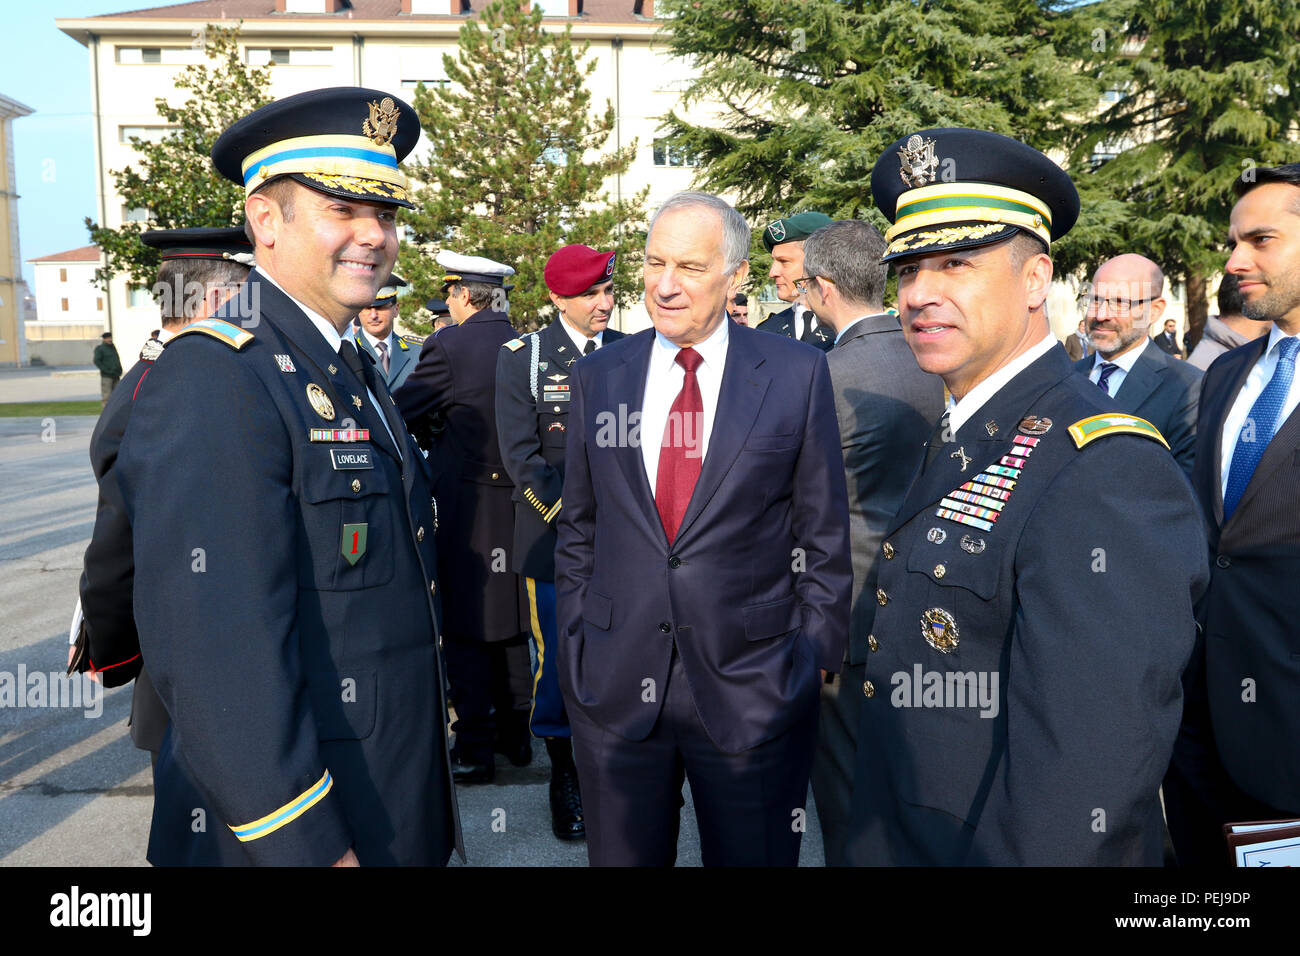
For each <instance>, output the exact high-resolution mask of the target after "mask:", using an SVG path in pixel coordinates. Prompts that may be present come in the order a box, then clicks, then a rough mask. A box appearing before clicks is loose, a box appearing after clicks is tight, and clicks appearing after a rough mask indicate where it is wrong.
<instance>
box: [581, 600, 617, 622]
mask: <svg viewBox="0 0 1300 956" xmlns="http://www.w3.org/2000/svg"><path fill="white" fill-rule="evenodd" d="M613 617H614V602H613V601H612V600H610V599H609V598H607V597H605V595H603V594H601V593H600V592H599V591H592V590H588V591H587V597H586V599H585V600H584V601H583V602H582V619H583V620H584V621H586V622H587V623H588V624H590V625H591V626H592V627H598V628H600V629H601V630H602V631H607V630H609V622H610V621H611V620H612V619H613Z"/></svg>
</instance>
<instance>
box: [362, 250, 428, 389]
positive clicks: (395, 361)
mask: <svg viewBox="0 0 1300 956" xmlns="http://www.w3.org/2000/svg"><path fill="white" fill-rule="evenodd" d="M406 284H407V283H406V280H405V279H403V278H402V277H401V276H399V275H397V274H396V273H394V274H393V276H392V277H391V278H390V279H389V280H388V282H387V283H385V285H384V287H383V288H381V289H380V290H379V291H378V292H377V293H376V294H375V301H374V302H372V303H370V305H369V306H368V307H367V308H364V309H362V310H361V313H360V314H359V315H358V316H357V325H358V326H359V328H356V329H355V330H354V331H353V333H352V340H353V341H354V342H356V344H357V348H358V349H364V350H365V351H367V352H369V353H370V357H371V358H372V359H374V360H375V365H377V366H378V367H379V370H380V372H381V373H382V374H383V378H384V384H385V385H387V386H388V390H389V391H390V392H393V391H396V390H397V389H398V388H399V387H401V384H402V383H403V382H405V381H406V377H407V376H408V375H410V374H411V372H413V371H414V370H415V359H416V355H417V354H418V353H417V352H416V350H415V349H414V348H412V347H411V346H412V344H415V345H419V344H420V341H421V340H416V341H415V342H414V343H412V342H411V340H410V339H408V338H407V337H406V336H404V335H398V334H397V333H396V332H395V331H394V330H393V323H394V322H396V321H397V290H398V289H402V288H405V287H406Z"/></svg>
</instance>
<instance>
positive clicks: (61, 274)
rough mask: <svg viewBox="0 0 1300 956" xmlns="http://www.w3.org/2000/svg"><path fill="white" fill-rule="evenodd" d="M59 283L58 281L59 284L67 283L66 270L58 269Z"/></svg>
mask: <svg viewBox="0 0 1300 956" xmlns="http://www.w3.org/2000/svg"><path fill="white" fill-rule="evenodd" d="M59 281H60V282H67V281H68V270H67V269H60V270H59Z"/></svg>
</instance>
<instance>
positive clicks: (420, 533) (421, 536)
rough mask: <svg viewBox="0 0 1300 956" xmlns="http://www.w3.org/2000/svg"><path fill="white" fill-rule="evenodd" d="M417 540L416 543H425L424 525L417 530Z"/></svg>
mask: <svg viewBox="0 0 1300 956" xmlns="http://www.w3.org/2000/svg"><path fill="white" fill-rule="evenodd" d="M415 540H416V541H423V540H424V526H423V525H421V526H420V527H419V528H418V529H416V532H415Z"/></svg>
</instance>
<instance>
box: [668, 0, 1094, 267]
mask: <svg viewBox="0 0 1300 956" xmlns="http://www.w3.org/2000/svg"><path fill="white" fill-rule="evenodd" d="M1067 7H1068V4H1066V3H1062V2H1059V0H929V2H926V3H916V2H914V0H874V2H873V0H802V2H799V3H790V2H789V0H660V2H659V3H657V4H656V12H657V13H659V14H661V15H665V16H667V17H668V20H667V21H666V24H665V39H666V40H667V42H668V43H669V45H670V46H671V48H672V50H673V52H674V53H675V54H676V55H678V56H681V57H684V58H687V59H689V60H691V61H692V62H693V63H694V64H695V65H696V67H697V69H698V70H699V71H700V72H699V75H698V79H697V80H696V81H695V82H694V84H693V85H692V86H691V88H690V89H689V91H688V93H687V97H686V105H690V104H692V103H695V102H699V101H708V100H717V101H720V102H721V103H723V104H725V114H724V116H723V117H722V119H721V122H720V123H718V124H717V125H714V126H706V125H697V124H694V123H691V122H689V121H688V120H686V119H685V118H683V115H682V114H681V113H680V112H676V111H675V112H673V113H671V114H669V116H668V117H667V118H666V121H665V129H666V130H667V131H668V133H669V135H670V136H671V137H672V139H673V141H674V142H675V143H678V144H680V145H682V146H685V147H686V148H688V149H690V150H692V151H693V152H695V153H696V154H697V155H698V156H700V157H701V159H702V161H703V166H702V169H701V171H700V175H699V177H698V180H699V183H700V185H701V187H702V188H705V189H709V190H711V191H714V192H725V193H728V194H730V195H733V196H735V197H736V200H737V208H738V209H740V211H741V212H743V213H744V214H745V215H746V216H748V217H749V218H750V219H751V221H752V222H753V223H754V224H755V225H758V224H761V223H762V222H764V221H767V220H770V219H772V218H775V217H776V216H779V215H785V214H788V213H790V212H795V211H798V210H801V209H818V210H821V211H823V212H826V213H828V214H830V215H833V216H836V217H838V218H869V219H872V220H873V221H875V223H876V224H877V225H878V226H881V227H882V228H883V227H884V226H886V225H887V223H886V222H885V220H884V219H883V217H881V216H880V214H879V213H878V212H877V211H876V210H875V208H874V206H873V205H872V201H871V170H872V167H873V165H874V164H875V162H876V160H877V159H878V158H879V157H880V155H881V154H882V153H883V152H884V151H885V149H886V148H887V147H888V146H889V145H890V144H891V143H892V142H893V141H894V140H896V139H897V138H899V137H900V136H902V135H904V134H906V133H909V132H914V131H916V130H918V129H923V128H926V127H932V126H968V127H976V128H981V129H988V130H992V131H995V132H999V133H1004V134H1007V135H1010V136H1015V137H1017V138H1018V139H1021V140H1024V141H1025V142H1028V143H1030V144H1031V145H1033V146H1035V147H1037V148H1039V149H1042V150H1044V151H1048V152H1052V153H1053V154H1054V155H1055V154H1056V153H1059V152H1060V150H1061V147H1062V144H1063V143H1064V141H1065V137H1066V129H1067V127H1068V124H1069V119H1068V117H1070V116H1071V115H1079V114H1083V113H1086V112H1088V111H1090V110H1091V109H1092V108H1093V107H1094V106H1095V104H1096V102H1097V99H1098V86H1097V81H1096V79H1095V78H1091V77H1088V76H1083V75H1079V74H1078V73H1077V72H1076V69H1075V66H1076V64H1077V61H1078V53H1077V50H1076V49H1074V48H1075V47H1077V46H1078V45H1080V44H1083V43H1086V40H1087V37H1088V35H1087V33H1086V32H1085V31H1082V30H1080V28H1079V26H1078V24H1076V23H1074V22H1072V20H1071V17H1070V15H1069V14H1068V10H1067ZM958 175H960V171H958ZM1111 211H1112V212H1113V210H1111ZM1088 225H1089V224H1088V223H1087V222H1081V224H1080V227H1081V230H1082V232H1084V233H1085V234H1086V233H1087V232H1088ZM1059 255H1060V254H1059V253H1058V257H1059ZM1062 264H1064V265H1066V266H1068V265H1069V263H1068V262H1063V263H1062ZM760 265H761V263H758V262H756V263H755V268H756V269H757V268H759V267H760Z"/></svg>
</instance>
